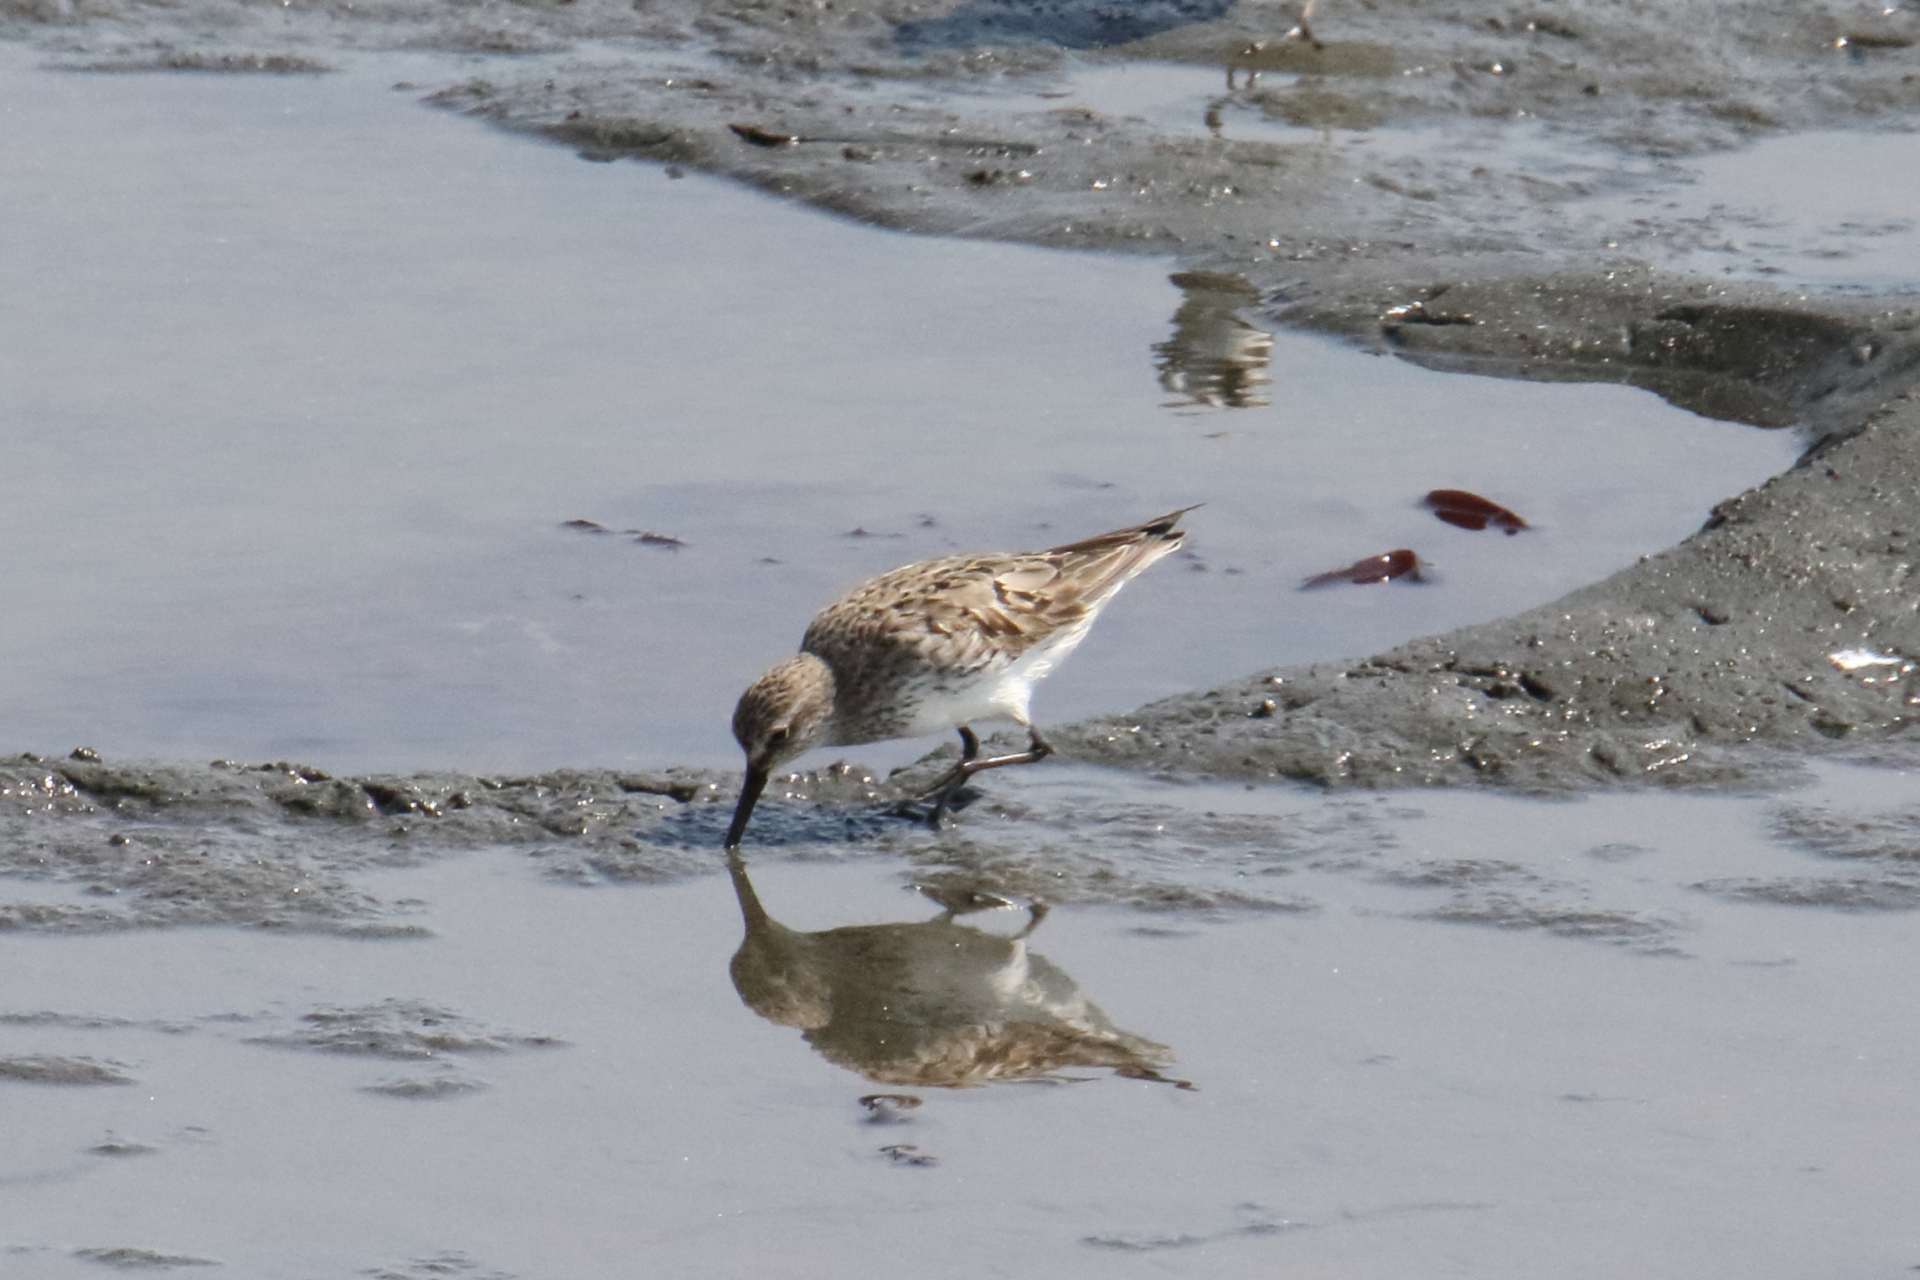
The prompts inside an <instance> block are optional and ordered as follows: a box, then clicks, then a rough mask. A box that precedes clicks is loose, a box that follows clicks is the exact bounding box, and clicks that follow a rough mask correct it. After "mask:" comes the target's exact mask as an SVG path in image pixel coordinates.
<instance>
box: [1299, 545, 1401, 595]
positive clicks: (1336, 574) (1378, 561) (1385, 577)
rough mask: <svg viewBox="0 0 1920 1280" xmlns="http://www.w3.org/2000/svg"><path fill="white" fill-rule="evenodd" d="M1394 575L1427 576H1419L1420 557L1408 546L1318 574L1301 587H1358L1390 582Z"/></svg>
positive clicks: (1399, 576) (1395, 576)
mask: <svg viewBox="0 0 1920 1280" xmlns="http://www.w3.org/2000/svg"><path fill="white" fill-rule="evenodd" d="M1393 578H1405V579H1406V580H1407V581H1408V582H1425V581H1426V579H1425V578H1423V577H1421V576H1420V557H1419V556H1417V555H1415V554H1413V552H1411V551H1409V550H1407V549H1406V548H1405V547H1402V548H1400V550H1398V551H1389V552H1387V553H1386V554H1385V555H1382V556H1368V557H1367V558H1366V559H1365V560H1355V561H1354V562H1353V563H1352V564H1350V565H1348V566H1347V567H1346V568H1344V569H1335V570H1333V571H1332V572H1331V573H1316V574H1314V575H1313V576H1312V577H1311V578H1308V579H1307V580H1306V581H1305V582H1303V583H1301V584H1300V589H1301V590H1302V591H1307V590H1311V589H1312V588H1314V587H1335V586H1340V585H1342V584H1344V583H1349V582H1350V583H1353V584H1354V585H1355V586H1365V585H1366V584H1367V583H1370V582H1387V581H1389V580H1391V579H1393Z"/></svg>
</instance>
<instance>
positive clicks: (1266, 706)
mask: <svg viewBox="0 0 1920 1280" xmlns="http://www.w3.org/2000/svg"><path fill="white" fill-rule="evenodd" d="M1277 710H1279V708H1278V707H1276V706H1275V705H1274V702H1273V699H1272V698H1262V699H1261V700H1260V705H1259V706H1257V707H1255V708H1254V709H1253V710H1251V711H1249V712H1247V719H1249V720H1271V719H1273V713H1274V712H1275V711H1277Z"/></svg>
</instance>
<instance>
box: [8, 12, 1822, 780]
mask: <svg viewBox="0 0 1920 1280" xmlns="http://www.w3.org/2000/svg"><path fill="white" fill-rule="evenodd" d="M7 59H8V63H7V65H8V67H9V73H8V74H7V75H6V77H5V78H4V80H0V96H3V98H4V100H3V101H0V113H4V116H5V119H6V122H7V128H8V132H9V135H10V137H11V138H12V139H14V141H13V142H12V143H11V144H10V145H9V147H8V148H7V150H6V153H5V155H4V157H0V169H3V170H4V173H0V216H4V218H5V221H6V224H7V226H8V227H9V229H10V230H9V236H8V238H7V243H6V245H5V247H4V249H0V254H3V255H4V256H3V257H0V271H4V273H5V277H6V288H7V291H8V295H9V297H10V298H11V299H13V300H14V305H13V306H12V307H10V308H9V309H8V310H7V312H6V315H5V316H4V317H0V350H5V351H6V352H7V353H8V358H9V369H10V371H9V373H8V376H7V377H6V379H5V380H4V384H3V385H4V390H3V391H0V396H3V397H4V415H5V419H6V421H7V422H8V423H9V427H8V429H7V433H6V443H5V448H6V451H7V462H8V465H7V467H6V468H5V469H4V472H3V473H0V500H4V501H5V502H6V504H7V507H8V510H9V511H10V512H12V513H13V516H14V521H15V527H16V529H17V533H16V537H15V540H14V542H13V544H12V547H11V551H12V554H11V555H10V556H9V557H8V558H7V560H6V562H5V564H4V566H0V587H4V590H5V592H6V593H7V595H8V597H9V598H11V599H15V600H31V601H33V602H34V607H33V609H32V610H30V611H27V612H22V613H16V614H15V619H16V625H15V626H14V627H13V628H11V629H9V631H8V633H7V635H6V637H5V638H4V640H0V664H4V667H5V669H6V670H9V671H11V672H13V673H15V675H14V678H13V679H11V680H9V682H8V685H7V690H6V700H7V709H8V731H9V734H10V736H11V739H12V741H13V743H14V744H15V749H19V748H25V747H32V748H36V749H40V750H59V751H64V750H66V749H67V748H68V747H71V746H76V745H81V744H84V745H87V746H91V747H94V748H96V749H98V750H100V751H102V752H105V753H107V754H108V755H110V756H113V757H121V758H124V757H126V756H129V755H135V756H157V757H161V758H171V759H207V758H211V757H213V756H220V757H226V758H239V759H256V760H258V759H289V758H291V759H301V760H307V761H310V762H313V763H316V764H321V765H324V766H325V767H327V768H329V769H333V770H368V769H405V770H412V769H418V768H423V767H435V766H450V767H459V768H466V769H478V770H502V769H507V770H526V769H535V768H542V767H552V766H557V765H563V764H564V765H576V764H587V763H604V764H610V765H625V764H635V765H642V766H649V767H651V766H658V765H662V764H666V763H688V764H714V765H724V766H727V767H732V766H733V765H734V764H735V763H736V759H737V757H736V748H735V747H734V745H733V743H732V741H731V739H730V737H729V735H728V732H727V728H726V719H727V712H728V709H729V708H730V707H731V706H732V703H733V700H734V698H735V697H736V696H737V694H738V691H739V689H740V688H741V687H743V685H744V683H745V682H746V681H747V680H748V679H749V678H751V676H752V675H753V674H755V673H757V672H758V671H759V670H761V669H762V668H763V667H764V666H765V665H767V664H769V663H770V662H772V661H774V660H777V659H778V658H780V657H782V656H784V655H785V654H787V653H789V652H791V647H792V646H793V644H795V643H796V642H797V639H798V637H799V634H800V632H801V631H802V630H803V628H804V626H805V623H806V621H807V619H808V618H810V617H811V615H812V614H813V612H814V611H815V610H816V609H818V608H819V607H820V606H822V605H823V604H825V603H826V602H827V601H829V600H831V599H832V598H834V596H835V595H836V594H838V593H839V592H840V591H842V590H844V589H846V588H847V587H848V586H850V585H851V584H853V583H855V582H857V581H859V580H861V579H863V578H865V577H867V576H869V575H871V574H874V573H877V572H880V571H882V570H884V569H887V568H890V567H892V566H894V565H897V564H901V563H904V562H907V561H910V560H913V559H916V558H920V557H925V556H929V555H933V554H939V553H944V552H946V551H948V550H950V549H955V548H995V547H1022V546H1036V547H1037V546H1047V545H1054V544H1057V543H1059V542H1063V541H1068V540H1071V539H1074V538H1078V537H1083V536H1086V535H1088V534H1090V533H1093V532H1097V531H1099V530H1103V529H1107V528H1113V527H1117V526H1120V525H1123V524H1127V523H1131V522H1133V521H1136V520H1138V519H1141V518H1144V517H1145V516H1149V515H1152V514H1154V513H1157V512H1159V511H1163V510H1168V509H1171V508H1173V507H1177V506H1180V505H1183V504H1187V503H1191V502H1205V503H1206V504H1207V505H1206V506H1205V507H1204V508H1203V509H1202V510H1201V511H1199V512H1196V513H1195V516H1194V518H1193V520H1192V524H1191V528H1192V531H1193V539H1192V542H1191V543H1190V551H1191V555H1190V558H1187V559H1183V560H1172V561H1169V562H1168V563H1167V564H1166V565H1164V566H1162V567H1160V568H1159V569H1157V570H1156V572H1154V573H1153V574H1150V575H1147V576H1146V577H1144V578H1143V579H1141V580H1140V581H1139V582H1138V583H1135V584H1134V585H1133V586H1131V587H1130V588H1129V589H1128V593H1127V596H1126V597H1124V598H1123V599H1122V600H1121V601H1119V602H1118V603H1117V605H1116V606H1115V607H1114V608H1113V609H1112V610H1111V611H1109V613H1108V614H1107V615H1106V616H1105V617H1104V618H1103V620H1102V622H1101V625H1100V627H1099V628H1098V629H1097V630H1096V632H1095V633H1094V635H1093V636H1092V637H1091V638H1090V639H1089V641H1088V642H1087V644H1086V645H1085V646H1084V647H1083V648H1082V650H1081V651H1080V653H1079V654H1078V655H1077V656H1076V658H1075V661H1074V662H1073V664H1071V665H1070V666H1069V667H1067V668H1066V670H1065V671H1064V672H1063V673H1062V674H1061V675H1060V676H1059V677H1058V678H1056V679H1054V680H1052V681H1050V682H1049V683H1048V685H1047V687H1046V689H1045V690H1044V691H1043V693H1042V694H1041V697H1040V700H1039V704H1038V713H1039V715H1040V716H1041V718H1042V720H1043V721H1046V722H1052V723H1062V722H1066V721H1069V720H1072V719H1075V718H1078V717H1082V716H1086V715H1089V714H1093V713H1096V712H1101V711H1117V710H1124V709H1127V708H1131V707H1133V706H1136V705H1139V704H1141V703H1143V702H1145V701H1147V700H1149V699H1151V698H1154V697H1157V696H1160V695H1163V694H1167V693H1171V692H1174V691H1177V690H1182V689H1191V688H1195V687H1201V686H1205V685H1208V684H1211V683H1215V682H1218V681H1220V680H1223V679H1228V678H1231V677H1233V676H1236V675H1240V674H1244V673H1245V672H1247V671H1250V670H1253V669H1257V668H1260V667H1263V666H1267V665H1273V664H1280V663H1292V662H1300V661H1306V660H1312V659H1319V658H1331V657H1336V656H1351V655H1354V654H1360V653H1366V652H1371V651H1375V650H1377V649H1379V648H1381V647H1384V646H1387V645H1389V644H1391V643H1394V642H1396V641H1399V640H1403V639H1405V638H1407V637H1409V636H1413V635H1417V634H1425V633H1432V632H1438V631H1442V630H1445V629H1448V628H1451V627H1454V626H1458V625H1461V624H1463V623H1466V622H1470V621H1474V620H1479V619H1485V618H1491V617H1496V616H1501V615H1504V614H1507V613H1510V612H1513V611H1514V610H1517V609H1521V608H1524V607H1526V606H1529V605H1532V604H1537V603H1539V602H1542V601H1545V600H1549V599H1552V598H1555V597H1557V596H1558V595H1560V594H1561V593H1563V592H1565V591H1566V590H1568V589H1570V588H1572V587H1575V586H1577V585H1580V584H1582V583H1585V582H1589V581H1593V580H1596V579H1598V578H1600V577H1602V576H1604V575H1605V574H1607V573H1609V572H1612V571H1613V570H1615V569H1618V568H1621V567H1623V566H1625V565H1628V564H1631V563H1632V562H1633V561H1634V560H1635V558H1636V557H1638V556H1640V555H1643V554H1646V553H1648V552H1651V551H1654V550H1656V549H1659V548H1662V547H1665V546H1667V545H1670V544H1671V543H1673V542H1674V541H1676V540H1677V539H1679V538H1681V537H1683V536H1685V535H1686V534H1687V533H1689V532H1690V531H1692V530H1693V529H1695V528H1696V527H1698V525H1699V524H1700V523H1701V521H1702V520H1703V519H1704V517H1705V514H1706V512H1707V511H1708V509H1709V508H1710V507H1711V506H1712V505H1713V504H1714V503H1715V502H1717V501H1719V500H1720V499H1722V498H1724V497H1726V496H1728V495H1730V494H1733V493H1735V492H1738V491H1739V490H1741V489H1743V488H1745V487H1747V486H1749V485H1751V484H1753V483H1756V482H1757V481H1759V480H1762V479H1764V478H1765V477H1766V476H1768V475H1770V474H1772V473H1774V472H1776V471H1778V470H1780V469H1781V468H1783V467H1785V466H1786V465H1788V464H1789V463H1790V462H1791V460H1792V458H1793V456H1794V454H1795V451H1796V445H1797V442H1796V440H1795V439H1794V438H1793V436H1792V435H1791V434H1790V433H1784V432H1777V433H1764V432H1759V431H1754V430H1751V429H1748V428H1744V427H1738V426H1732V425H1728V424H1724V423H1714V422H1705V421H1702V420H1700V419H1697V418H1694V417H1692V416H1691V415H1689V414H1686V413H1683V412H1681V411H1679V410H1676V409H1674V408H1672V407H1670V406H1668V405H1666V404H1664V403H1662V402H1660V401H1659V400H1657V399H1655V398H1653V397H1652V396H1650V395H1647V394H1645V393H1642V392H1638V391H1634V390H1631V389H1627V388H1623V387H1616V386H1567V385H1555V386H1550V385H1538V384H1525V383H1515V382H1503V381H1497V380H1488V379H1479V378H1471V377H1463V376H1454V375H1447V374H1439V373H1434V372H1430V371H1426V370H1422V369H1418V368H1414V367H1411V366H1408V365H1405V364H1402V363H1398V362H1395V361H1392V360H1387V359H1381V358H1376V357H1372V356H1368V355H1364V354H1359V353H1356V352H1354V351H1351V350H1347V349H1344V348H1342V347H1340V346H1338V345H1335V344H1331V343H1328V342H1325V341H1322V340H1319V339H1314V338H1309V337H1304V336H1299V335H1292V334H1284V333H1283V334H1267V333H1265V332H1264V331H1262V330H1260V329H1259V328H1258V327H1257V326H1256V325H1254V324H1252V323H1251V322H1249V321H1247V320H1245V319H1243V318H1241V317H1240V315H1239V313H1238V311H1237V308H1238V307H1239V306H1241V305H1242V303H1241V302H1240V301H1239V299H1244V298H1247V294H1246V293H1245V292H1239V293H1236V292H1235V289H1236V288H1242V287H1241V286H1231V285H1229V287H1228V288H1227V289H1226V292H1225V293H1224V294H1223V293H1222V291H1221V289H1220V288H1219V287H1217V286H1215V285H1207V284H1205V283H1202V284H1199V285H1194V284H1193V283H1192V282H1189V288H1188V289H1187V290H1185V291H1183V290H1181V289H1180V288H1177V287H1176V286H1175V285H1174V284H1172V283H1171V282H1170V281H1169V279H1168V275H1169V271H1170V266H1169V264H1168V263H1166V262H1164V261H1161V260H1156V259H1151V258H1144V257H1136V258H1119V259H1115V258H1104V257H1097V256H1093V255H1085V256H1076V255H1073V254H1067V253H1058V252H1051V251H1045V250H1037V249H1030V248H1022V247H1013V246H1005V245H995V244H986V243H968V242H956V241H945V240H932V239H916V238H913V237H909V236H904V235H895V234H889V233H883V232H878V231H874V230H872V229H868V228H863V227H859V226H854V225H849V224H846V223H843V222H840V221H836V220H834V219H832V218H829V217H826V216H823V215H819V214H815V213H812V212H809V211H806V210H804V209H799V208H795V207H792V206H790V205H787V204H784V203H781V202H778V201H775V200H771V199H768V198H765V197H762V196H759V195H757V194H754V193H751V192H747V191H743V190H740V189H737V188H734V187H731V186H728V185H725V184H722V183H719V182H715V181H709V180H704V179H700V178H696V177H688V178H686V179H684V180H681V181H674V180H671V179H670V178H669V177H668V176H667V175H666V174H665V173H664V172H663V170H661V169H659V168H657V167H653V166H646V165H638V164H616V165H590V164H583V163H581V162H580V161H579V160H578V159H576V158H574V157H572V156H570V155H568V154H567V153H566V152H564V151H563V150H561V149H559V148H556V147H552V146H549V145H545V144H540V143H535V142H531V141H526V140H522V139H519V138H515V137H512V136H508V135H503V134H501V133H498V132H495V131H491V130H489V129H487V128H485V127H483V126H481V125H478V124H476V123H474V122H472V121H468V120H464V119H460V118H458V117H455V116H450V115H446V114H443V113H440V112H435V111H431V110H427V109H423V108H422V107H421V106H419V105H418V104H417V103H416V102H415V101H413V100H412V97H411V95H407V94H398V93H392V92H390V91H388V90H387V88H386V86H388V85H390V84H391V83H392V82H393V81H394V80H396V79H402V78H405V73H406V72H407V71H408V69H409V67H410V65H411V64H409V63H407V62H406V61H404V60H401V61H382V60H377V59H368V60H365V61H360V62H353V61H349V62H348V63H346V65H345V68H344V70H342V71H341V72H339V73H336V74H333V75H327V76H317V77H274V78H257V77H220V76H206V75H140V74H119V75H111V76H106V75H97V74H95V75H87V74H74V73H59V72H51V71H45V70H37V69H34V68H33V66H32V65H31V60H30V59H29V58H28V57H27V56H26V55H24V54H22V53H20V52H19V51H17V50H15V51H9V52H8V53H7ZM135 210H137V211H138V216H133V214H132V212H131V211H135ZM1223 298H1224V301H1223ZM823 316H832V317H834V320H833V322H832V323H830V324H829V323H823V322H822V320H821V317H823ZM1235 405H1238V406H1240V407H1231V406H1235ZM1435 488H1463V489H1469V490H1472V491H1473V492H1476V493H1479V494H1483V495H1485V496H1486V497H1488V498H1490V499H1492V500H1493V501H1495V502H1498V503H1500V504H1502V505H1504V506H1508V507H1511V508H1512V509H1514V510H1515V511H1517V512H1518V513H1519V514H1520V515H1521V516H1522V517H1523V518H1525V519H1526V520H1527V521H1528V522H1529V523H1530V524H1532V525H1533V526H1535V529H1534V531H1532V532H1529V533H1528V534H1526V535H1525V536H1522V537H1516V538H1504V537H1492V536H1487V535H1484V534H1472V533H1468V532H1465V531H1462V530H1458V529H1453V528H1449V527H1447V526H1444V525H1442V524H1440V523H1439V522H1438V521H1436V520H1435V519H1434V517H1433V515H1432V514H1431V513H1430V512H1427V511H1424V510H1422V509H1420V507H1419V506H1418V503H1419V500H1420V498H1421V496H1422V495H1423V494H1425V493H1427V492H1428V491H1429V490H1432V489H1435ZM572 519H587V520H593V521H597V522H599V523H600V524H602V525H604V526H606V527H607V528H609V529H613V530H632V531H635V534H630V535H627V536H596V535H590V534H585V533H581V532H579V531H577V530H572V529H566V528H562V527H561V526H562V523H563V522H564V521H568V520H572ZM639 531H646V532H651V533H656V534H660V535H665V536H666V537H668V538H674V539H679V540H681V541H682V542H683V543H684V545H683V546H679V547H674V546H672V545H670V544H666V543H661V542H659V541H656V542H654V543H652V544H644V543H641V542H638V541H636V540H635V537H636V536H637V533H638V532H639ZM855 531H864V536H862V535H858V534H856V532H855ZM1398 547H1405V548H1409V549H1412V550H1414V551H1416V552H1417V553H1418V554H1419V555H1420V556H1421V557H1422V559H1423V561H1425V562H1426V563H1427V564H1428V565H1429V566H1430V567H1431V569H1432V570H1433V573H1432V576H1433V577H1434V578H1436V579H1437V581H1436V582H1435V584H1434V585H1431V586H1427V587H1421V588H1405V587H1402V586H1399V585H1395V586H1393V587H1392V588H1390V589H1389V588H1378V589H1375V588H1368V589H1354V590H1347V591H1337V592H1321V593H1315V594H1313V595H1311V596H1302V595H1300V594H1299V593H1298V592H1297V590H1296V588H1297V587H1298V586H1299V584H1300V582H1301V581H1302V580H1303V579H1304V578H1305V577H1307V576H1308V575H1310V574H1313V573H1317V572H1320V571H1323V570H1325V569H1326V568H1327V567H1329V566H1330V565H1339V564H1345V563H1348V562H1350V561H1352V560H1354V559H1355V558H1356V557H1359V556H1366V555H1373V554H1377V553H1379V552H1381V551H1384V550H1386V549H1389V548H1398ZM1168 617H1183V618H1187V619H1190V620H1192V625H1186V626H1179V627H1169V626H1166V625H1165V619H1166V618H1168ZM918 750H919V747H918V746H917V745H916V746H907V747H903V748H901V749H900V757H901V758H906V757H909V756H911V755H912V754H914V753H915V752H917V751H918ZM875 763H879V764H885V763H887V761H886V760H884V759H880V758H879V756H878V754H876V758H875Z"/></svg>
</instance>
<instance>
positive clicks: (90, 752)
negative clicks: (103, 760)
mask: <svg viewBox="0 0 1920 1280" xmlns="http://www.w3.org/2000/svg"><path fill="white" fill-rule="evenodd" d="M67 759H69V760H87V761H91V762H93V763H96V764H97V763H98V762H99V760H100V753H99V752H98V751H95V750H94V749H93V748H92V747H75V748H74V749H73V750H72V751H69V752H68V753H67Z"/></svg>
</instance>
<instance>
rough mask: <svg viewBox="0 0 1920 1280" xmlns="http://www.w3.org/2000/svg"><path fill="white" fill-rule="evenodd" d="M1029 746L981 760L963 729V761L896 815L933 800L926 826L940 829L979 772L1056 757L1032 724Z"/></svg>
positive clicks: (976, 743) (969, 734)
mask: <svg viewBox="0 0 1920 1280" xmlns="http://www.w3.org/2000/svg"><path fill="white" fill-rule="evenodd" d="M1027 740H1028V747H1027V749H1026V750H1025V751H1016V752H1014V753H1013V754H1011V755H1004V756H988V757H986V758H985V759H981V757H980V739H979V738H978V737H976V736H975V735H974V732H973V730H972V729H970V728H968V727H967V726H966V725H961V726H960V760H959V762H958V763H956V764H955V765H954V766H953V768H951V769H949V770H947V771H946V772H945V773H943V774H941V775H940V778H939V780H938V781H936V782H935V783H934V784H933V785H932V786H931V787H928V788H927V789H926V790H925V791H924V792H922V793H921V794H919V795H918V796H915V797H914V798H913V799H912V800H911V801H907V802H905V803H903V804H902V805H900V806H898V807H896V808H895V810H894V812H896V813H902V814H904V813H905V811H906V806H907V805H908V804H925V803H926V802H927V801H929V800H931V801H932V802H933V809H932V811H931V812H929V813H928V814H927V825H928V826H929V827H932V828H933V829H934V830H935V831H938V830H939V829H940V820H941V819H942V818H944V817H945V816H946V813H947V807H948V806H949V805H951V804H952V803H953V800H954V797H955V796H957V795H959V794H960V788H962V787H964V786H966V785H967V782H968V781H969V780H970V779H971V778H972V777H973V775H974V774H976V773H984V772H986V771H987V770H988V769H998V768H1000V767H1001V766H1003V765H1009V764H1033V763H1035V762H1037V761H1040V760H1045V759H1046V758H1047V757H1048V756H1050V755H1052V754H1053V746H1052V745H1051V744H1050V743H1048V742H1047V740H1046V739H1045V738H1042V737H1041V736H1040V731H1039V730H1038V729H1036V728H1034V727H1033V726H1032V725H1028V726H1027Z"/></svg>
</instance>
